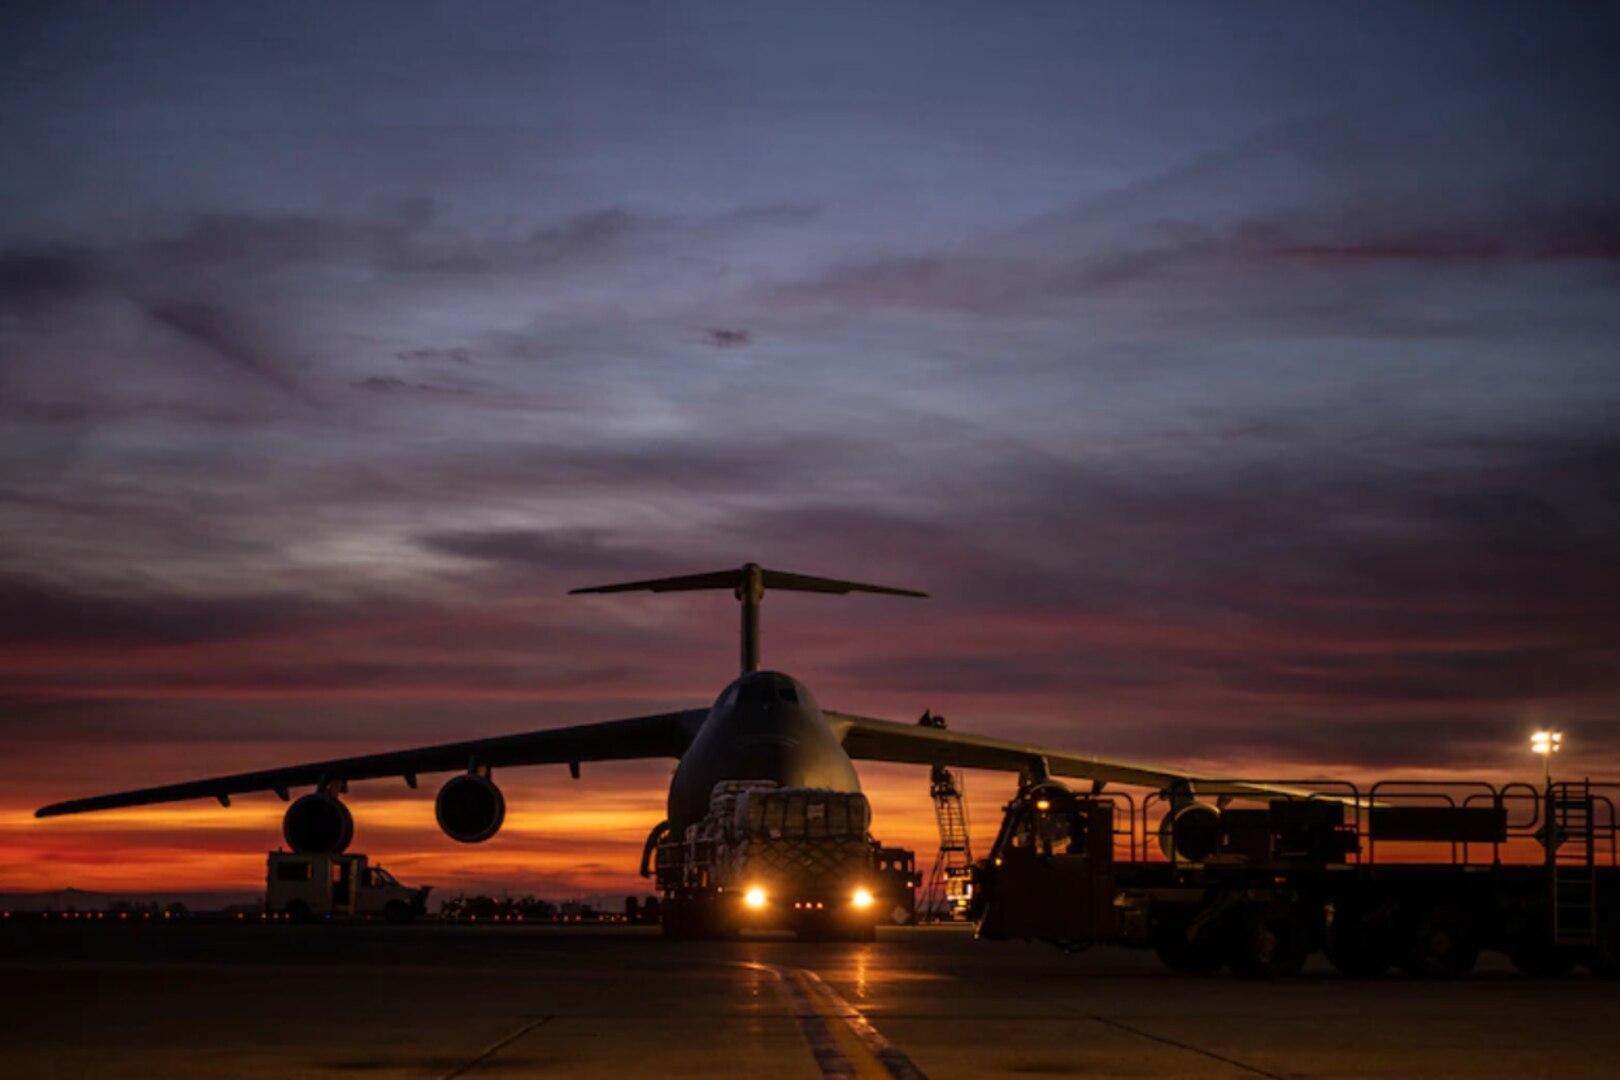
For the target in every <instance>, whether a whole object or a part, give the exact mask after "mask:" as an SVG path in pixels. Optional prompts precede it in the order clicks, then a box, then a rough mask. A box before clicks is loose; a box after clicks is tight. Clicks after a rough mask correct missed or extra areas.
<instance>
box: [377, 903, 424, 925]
mask: <svg viewBox="0 0 1620 1080" xmlns="http://www.w3.org/2000/svg"><path fill="white" fill-rule="evenodd" d="M383 918H385V919H387V920H388V921H389V922H391V923H393V924H394V925H395V926H402V925H404V924H405V923H408V922H415V921H416V911H415V910H414V909H413V908H412V907H411V905H409V904H407V903H405V901H403V900H390V901H388V906H387V907H385V908H383Z"/></svg>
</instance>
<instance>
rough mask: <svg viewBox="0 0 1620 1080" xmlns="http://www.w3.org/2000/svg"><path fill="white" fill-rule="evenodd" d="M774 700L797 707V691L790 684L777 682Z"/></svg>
mask: <svg viewBox="0 0 1620 1080" xmlns="http://www.w3.org/2000/svg"><path fill="white" fill-rule="evenodd" d="M776 698H777V700H778V701H787V702H791V703H792V704H794V705H797V704H798V703H799V691H798V690H797V689H796V688H795V687H794V685H793V684H792V683H790V682H779V683H777V684H776Z"/></svg>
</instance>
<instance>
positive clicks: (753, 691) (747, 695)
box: [737, 679, 771, 702]
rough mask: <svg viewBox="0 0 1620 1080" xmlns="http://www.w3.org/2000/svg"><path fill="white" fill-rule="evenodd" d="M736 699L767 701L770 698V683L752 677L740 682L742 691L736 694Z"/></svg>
mask: <svg viewBox="0 0 1620 1080" xmlns="http://www.w3.org/2000/svg"><path fill="white" fill-rule="evenodd" d="M737 700H738V701H754V702H759V701H769V700H771V684H770V683H768V682H766V681H765V680H763V679H754V680H752V681H750V682H745V683H743V684H742V692H741V693H739V694H738V695H737Z"/></svg>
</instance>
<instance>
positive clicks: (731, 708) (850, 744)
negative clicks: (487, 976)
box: [36, 563, 1279, 851]
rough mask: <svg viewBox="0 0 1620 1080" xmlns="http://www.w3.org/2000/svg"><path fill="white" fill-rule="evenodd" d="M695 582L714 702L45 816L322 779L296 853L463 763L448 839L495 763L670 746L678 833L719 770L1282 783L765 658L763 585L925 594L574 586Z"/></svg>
mask: <svg viewBox="0 0 1620 1080" xmlns="http://www.w3.org/2000/svg"><path fill="white" fill-rule="evenodd" d="M696 589H728V590H731V591H732V592H734V593H735V595H736V597H737V599H738V600H739V601H740V602H741V604H742V674H741V675H740V676H738V678H737V679H736V680H735V681H733V682H732V683H731V684H730V685H729V686H727V687H726V688H725V689H724V690H723V691H721V693H720V696H719V697H718V698H716V699H715V702H714V704H713V705H711V706H709V707H707V708H695V709H686V710H682V711H680V712H669V713H658V714H656V715H652V716H637V717H631V718H628V719H622V720H608V721H604V722H601V723H591V724H577V725H573V726H571V727H561V728H552V729H549V730H545V731H531V732H525V733H522V734H518V735H501V736H496V737H494V738H488V739H471V740H468V741H465V742H454V743H445V744H442V745H438V746H426V747H420V748H417V749H413V750H396V751H393V752H390V753H382V754H367V755H365V756H362V757H351V758H340V759H337V760H334V761H317V762H313V763H311V764H307V765H293V766H289V767H287V768H281V769H267V770H264V771H261V772H248V773H239V774H236V775H234V776H220V777H214V778H212V779H208V780H194V781H190V782H188V783H181V784H165V785H163V786H160V787H150V788H141V789H139V790H135V791H124V792H119V793H117V794H113V795H97V796H93V797H91V798H85V799H73V800H70V801H68V802H60V803H53V804H52V805H50V806H47V807H44V808H43V809H41V810H39V811H37V812H36V816H37V817H54V816H56V815H59V814H78V813H83V812H85V811H90V810H112V809H116V808H119V807H126V806H143V805H147V804H150V803H162V802H172V801H176V800H181V799H196V798H205V797H206V798H214V799H218V800H219V801H220V803H221V804H222V805H226V806H228V805H230V798H231V796H232V795H241V794H245V793H248V792H255V791H274V792H276V794H278V795H279V796H280V797H281V798H282V800H283V801H286V800H288V799H289V798H290V792H291V790H292V789H294V788H300V787H312V788H313V789H314V791H313V793H311V794H308V795H305V796H303V797H301V798H299V799H298V800H297V801H296V802H293V803H292V805H291V806H290V807H288V810H287V815H286V819H285V821H284V825H283V831H284V833H285V835H286V838H287V841H288V844H289V846H291V847H293V848H294V850H299V851H328V850H330V851H341V850H342V849H343V848H344V847H345V846H347V844H348V841H349V838H350V837H351V836H352V834H353V827H354V823H353V819H352V818H351V817H350V816H349V811H348V808H347V807H346V806H344V805H343V804H342V802H341V801H340V800H339V799H338V795H339V794H341V793H342V792H343V791H344V790H346V788H347V786H348V784H349V782H350V781H354V780H370V779H375V778H378V777H388V776H398V777H403V778H404V779H405V781H406V782H407V783H408V784H409V785H410V786H411V787H415V786H416V778H417V776H418V775H420V774H423V773H444V772H455V773H458V774H459V775H457V776H454V777H452V778H451V779H450V780H449V781H447V782H446V783H445V784H444V786H443V787H442V788H441V789H440V791H439V795H438V798H437V801H436V804H435V812H436V815H437V817H438V821H439V825H440V827H441V828H442V829H443V830H444V832H445V833H446V834H447V835H448V836H450V837H451V838H452V839H455V840H459V841H462V842H464V843H477V842H480V841H483V840H487V839H489V838H490V837H491V836H493V835H494V834H495V833H496V832H497V831H498V830H499V828H500V826H501V822H502V821H503V820H504V818H505V812H506V803H505V798H504V796H503V795H502V794H501V792H500V789H499V788H497V787H496V786H495V784H494V782H493V781H492V780H491V779H490V772H491V770H492V769H497V768H509V767H513V766H520V765H545V764H567V765H569V767H570V769H571V770H572V771H573V773H574V775H575V776H577V775H578V772H579V765H580V763H581V762H586V761H618V760H625V759H631V758H674V759H676V760H677V761H678V762H679V764H678V765H677V766H676V769H675V776H674V779H673V781H672V782H671V783H670V788H669V819H668V826H669V831H670V833H671V834H672V835H675V836H680V835H681V834H682V832H683V831H684V829H685V827H686V826H687V825H688V824H691V823H693V822H696V821H698V820H699V819H701V818H702V817H703V815H704V814H705V812H706V811H707V809H708V806H709V799H710V794H711V792H712V791H713V790H714V788H715V785H716V784H718V783H721V782H722V781H733V780H734V781H750V780H766V781H774V782H776V783H777V784H779V785H781V786H782V787H795V788H823V789H829V790H832V791H838V792H851V793H853V792H859V791H860V779H859V778H858V777H857V776H856V773H855V767H854V764H853V761H855V760H864V761H890V762H903V763H907V764H914V765H947V766H956V767H966V768H974V769H995V770H1004V771H1013V772H1019V773H1022V774H1024V776H1025V777H1026V778H1028V779H1029V780H1031V781H1034V780H1046V779H1048V778H1050V777H1055V776H1069V777H1079V778H1082V779H1086V780H1090V781H1092V782H1093V783H1094V784H1095V785H1097V786H1098V787H1099V788H1100V786H1101V785H1103V784H1106V783H1122V784H1131V785H1140V786H1145V787H1152V788H1157V789H1160V790H1169V789H1171V788H1172V787H1173V788H1174V790H1175V791H1176V792H1177V794H1178V797H1186V796H1190V795H1193V794H1198V795H1239V796H1241V795H1265V794H1268V793H1270V792H1273V791H1276V790H1279V789H1274V788H1269V787H1266V786H1264V785H1254V784H1243V783H1236V782H1232V781H1219V780H1214V779H1210V778H1201V777H1197V776H1192V775H1189V774H1188V773H1185V772H1181V771H1177V770H1174V769H1164V768H1157V767H1153V766H1146V765H1133V764H1128V763H1126V762H1122V761H1116V760H1113V759H1111V758H1101V757H1088V756H1084V755H1081V754H1074V753H1070V752H1068V751H1064V750H1058V749H1054V748H1051V747H1045V746H1039V745H1034V744H1029V743H1019V742H1013V741H1010V740H1006V739H994V738H987V737H985V736H981V735H969V734H963V733H960V732H955V731H947V730H944V729H942V728H939V727H931V726H924V725H919V724H915V723H909V724H908V723H897V722H894V721H889V720H875V719H871V718H868V717H864V716H854V715H851V714H849V713H841V712H834V711H832V710H824V709H822V708H821V707H820V706H819V705H818V704H817V703H816V699H815V697H814V696H813V695H812V694H811V693H810V690H809V688H808V687H806V686H805V685H804V684H803V683H801V682H799V681H798V680H797V679H794V678H791V677H790V676H787V675H783V674H781V673H779V672H774V671H761V670H759V605H760V600H761V599H762V598H763V597H764V595H765V592H766V590H767V589H781V590H791V591H795V592H815V593H834V594H845V593H851V592H862V593H881V594H884V595H889V596H912V597H921V596H925V595H926V594H925V593H920V592H914V591H911V590H908V589H893V588H888V587H885V586H881V585H863V584H860V583H858V582H853V581H839V580H835V579H831V578H821V577H811V576H808V575H805V574H792V573H784V572H782V571H778V570H767V569H764V568H763V567H760V566H758V565H756V564H754V563H749V564H747V565H745V566H743V567H741V568H740V569H736V570H723V571H717V572H715V573H709V574H695V575H690V576H685V577H671V578H658V579H654V580H649V581H632V582H627V583H624V584H617V585H601V586H596V587H593V588H586V589H575V590H573V591H574V592H575V593H617V592H630V591H637V590H645V591H650V592H682V591H688V590H696Z"/></svg>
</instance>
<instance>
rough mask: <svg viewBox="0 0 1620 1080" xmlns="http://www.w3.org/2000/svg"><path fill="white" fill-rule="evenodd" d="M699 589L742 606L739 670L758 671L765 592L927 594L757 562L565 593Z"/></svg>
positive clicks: (689, 590)
mask: <svg viewBox="0 0 1620 1080" xmlns="http://www.w3.org/2000/svg"><path fill="white" fill-rule="evenodd" d="M700 589H730V590H731V591H732V593H733V595H735V596H736V597H737V599H738V600H739V601H741V603H742V668H743V670H744V671H758V670H759V602H760V600H761V599H763V598H764V596H765V590H767V589H782V590H785V591H788V592H816V593H833V594H835V595H839V596H842V595H844V594H846V593H852V592H861V593H878V594H881V595H883V596H920V597H926V596H927V595H928V594H927V593H924V592H917V591H916V590H914V589H896V588H893V587H891V586H888V585H866V584H862V583H861V582H859V581H842V580H840V579H838V578H824V577H814V576H812V575H810V574H792V573H788V572H787V571H784V570H767V569H765V568H764V567H763V566H760V565H759V564H758V563H745V564H744V565H742V566H740V567H738V568H737V569H735V570H716V571H714V572H712V573H707V574H685V575H683V576H680V577H666V578H648V579H646V580H644V581H625V582H620V583H617V584H613V585H591V586H588V587H586V588H582V589H570V590H568V592H569V595H570V596H576V595H580V594H582V593H621V592H692V591H696V590H700Z"/></svg>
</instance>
